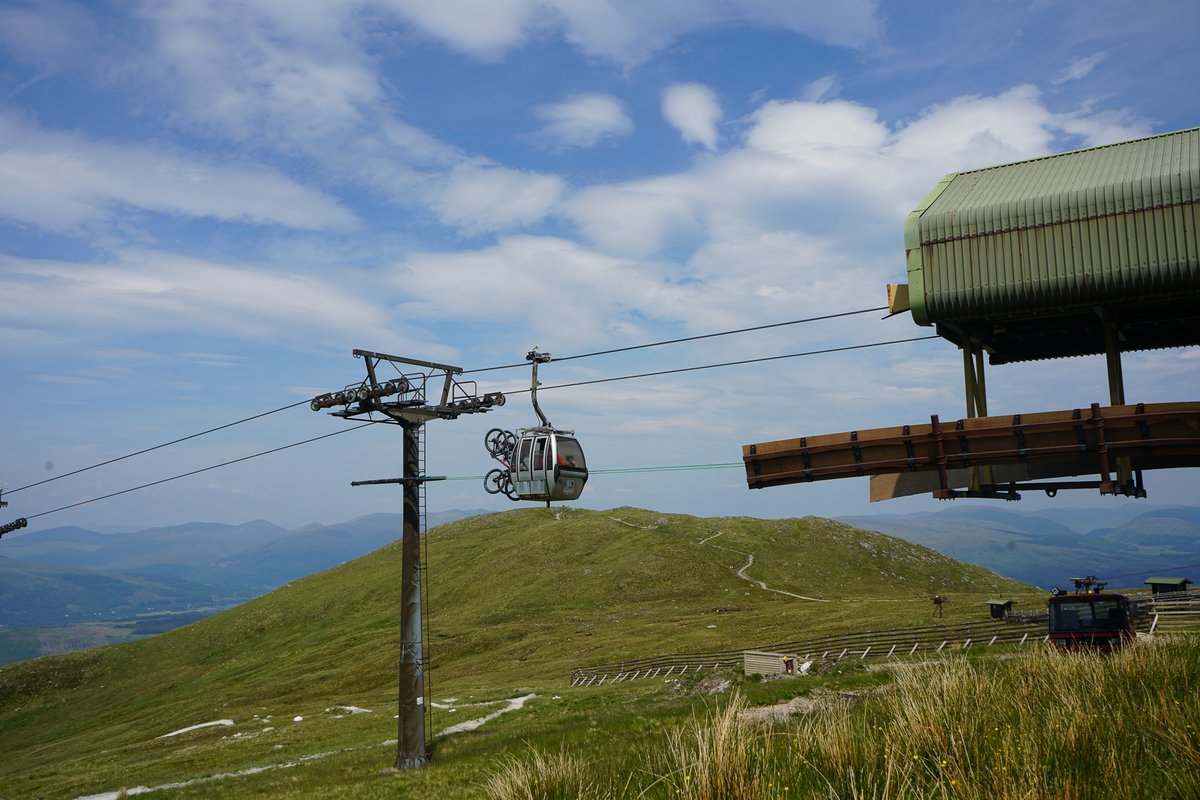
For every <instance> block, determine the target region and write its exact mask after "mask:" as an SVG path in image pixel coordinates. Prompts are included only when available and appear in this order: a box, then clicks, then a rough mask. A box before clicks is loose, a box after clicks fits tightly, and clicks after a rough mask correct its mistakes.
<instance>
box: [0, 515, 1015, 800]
mask: <svg viewBox="0 0 1200 800" xmlns="http://www.w3.org/2000/svg"><path fill="white" fill-rule="evenodd" d="M427 545H428V553H429V570H428V580H429V586H430V601H431V607H432V614H431V624H430V630H431V641H430V646H429V655H430V656H431V658H432V661H431V675H432V680H433V685H434V686H435V687H436V688H435V691H436V692H437V693H438V695H439V696H445V695H447V694H456V695H459V694H466V693H472V694H487V693H491V694H493V695H494V694H497V693H499V694H500V696H504V693H505V692H507V691H511V690H513V689H514V688H516V687H518V686H520V687H551V690H552V691H562V690H563V689H564V688H565V678H566V674H567V671H568V669H569V668H570V667H571V666H573V665H578V664H580V663H586V662H591V661H596V660H613V659H616V658H621V657H626V656H632V655H647V654H654V653H662V652H671V651H687V650H694V649H711V648H715V647H720V648H724V647H736V646H753V645H755V644H758V643H763V642H769V641H775V640H783V639H795V638H800V637H803V636H807V635H810V634H815V633H821V632H828V631H833V630H862V629H867V628H871V627H876V628H880V627H890V626H895V625H911V624H919V623H921V622H925V621H928V619H929V615H930V610H931V606H930V603H929V595H930V594H931V593H933V592H938V593H941V594H948V595H949V596H950V597H951V598H952V600H953V601H954V602H952V603H951V604H950V605H949V606H947V615H948V616H951V617H958V618H963V619H965V618H979V617H981V616H983V615H984V614H985V611H984V602H983V601H984V600H986V599H987V597H989V596H994V595H995V594H996V593H1001V592H1003V593H1007V595H1008V596H1013V593H1019V592H1021V591H1022V588H1023V587H1021V586H1020V585H1019V584H1016V583H1014V582H1012V581H1009V580H1007V579H1004V578H1001V577H999V576H997V575H994V574H991V573H988V572H986V571H984V570H981V569H979V568H976V567H970V566H966V565H963V564H960V563H958V562H955V561H953V560H951V559H949V558H946V557H945V556H942V555H940V554H937V553H935V552H933V551H930V550H928V549H926V548H923V547H920V546H918V545H914V544H911V543H908V542H904V541H901V540H897V539H892V538H890V537H887V536H883V535H881V534H876V533H871V532H862V531H855V530H854V529H852V528H849V527H848V526H846V525H843V524H840V523H836V522H831V521H829V520H823V519H815V518H807V519H802V520H769V521H768V520H756V519H748V518H729V519H698V518H694V517H687V516H681V515H666V514H658V513H654V512H648V511H640V510H636V509H615V510H611V511H585V510H575V509H549V510H547V509H524V510H519V511H512V512H507V513H503V514H491V515H487V516H482V517H475V518H472V519H469V520H464V521H461V522H458V523H452V524H449V525H445V526H442V527H440V528H437V529H435V530H433V531H431V532H430V534H429V541H428V543H427ZM747 554H753V555H754V566H753V567H751V568H749V569H748V570H747V572H746V574H747V576H748V577H750V578H754V579H757V580H760V581H763V582H765V583H766V584H767V585H768V586H770V587H771V588H777V589H780V590H784V591H788V592H792V593H793V594H796V595H804V596H808V597H815V598H820V599H821V600H826V601H829V602H812V601H805V600H800V599H798V598H796V597H793V596H790V595H785V594H780V593H778V592H772V591H765V590H763V589H761V588H759V587H758V586H757V585H755V584H752V583H750V582H749V581H746V580H742V579H741V578H739V577H738V576H737V574H736V572H737V570H738V569H740V568H742V567H743V566H744V565H745V564H746V563H747V561H748V556H747ZM399 561H400V550H399V547H398V544H392V545H388V546H386V547H384V548H382V549H380V550H378V551H376V552H374V553H371V554H370V555H367V556H365V557H363V558H360V559H358V560H357V561H354V562H351V563H348V564H345V565H342V566H340V567H337V568H335V569H332V570H329V571H326V572H322V573H319V574H316V575H313V576H310V577H308V578H305V579H303V580H300V581H296V582H294V583H292V584H289V585H286V586H284V587H281V588H280V589H278V590H276V591H275V592H272V593H271V594H269V595H267V596H264V597H262V598H259V599H257V600H255V601H252V602H250V603H246V604H244V605H242V606H239V607H237V608H234V609H231V610H229V611H226V612H223V613H221V614H218V615H216V616H214V617H210V618H208V619H205V620H202V621H200V622H197V623H195V624H192V625H189V626H187V627H185V628H180V629H178V630H175V631H172V632H169V633H166V634H163V635H162V636H159V637H155V638H153V639H147V640H143V641H139V642H134V643H131V644H126V645H120V646H115V647H108V648H100V649H96V650H88V651H81V652H77V653H70V654H66V655H63V656H55V657H49V658H43V659H37V660H34V661H29V662H24V663H22V664H17V665H14V666H11V667H8V668H6V669H4V670H2V671H0V739H2V740H3V741H5V742H6V743H8V744H7V745H6V753H5V759H4V762H3V764H2V765H0V785H5V786H13V787H16V788H15V789H14V791H16V789H19V790H20V791H19V792H17V794H20V796H25V795H26V794H29V795H32V794H34V793H42V792H48V793H51V794H56V795H57V794H61V795H64V796H72V795H71V793H72V792H73V793H75V794H85V793H87V792H88V791H99V790H100V789H103V788H106V787H111V786H113V785H130V784H132V783H134V782H136V783H145V784H148V785H150V784H153V783H154V782H156V781H158V782H162V781H167V780H171V779H176V778H178V777H179V776H180V774H190V773H191V772H193V771H195V770H196V769H198V768H199V767H198V765H197V764H196V763H195V761H194V757H193V756H189V751H188V750H187V748H185V747H183V746H182V745H183V743H182V742H180V743H176V741H175V740H173V739H166V740H160V739H157V738H156V737H160V736H162V735H163V734H166V733H169V732H171V731H174V730H177V729H180V728H183V727H185V726H188V725H192V724H196V723H200V722H205V721H209V720H220V719H227V718H229V719H237V720H245V719H248V718H251V717H254V715H260V716H264V717H265V716H267V715H276V716H279V717H281V718H282V717H283V716H284V715H287V717H288V718H290V715H291V714H292V713H296V714H297V715H298V716H307V715H309V714H311V713H313V710H314V709H315V710H317V711H318V713H319V709H321V708H329V707H331V706H334V705H336V704H339V703H345V704H367V703H372V704H374V703H380V702H384V703H386V702H388V700H387V698H389V697H390V698H391V700H390V702H391V703H394V702H395V688H394V685H395V668H396V666H395V665H396V652H397V645H398V638H399V636H398V623H397V619H398V611H397V606H398V580H397V578H398V574H399ZM713 626H715V627H713ZM388 716H390V715H388ZM381 721H382V720H381ZM444 724H446V723H445V720H439V719H438V718H437V717H435V727H437V726H439V725H444ZM307 730H310V729H302V728H300V727H299V726H296V727H294V728H293V727H291V726H289V727H288V729H287V730H286V731H282V730H281V731H276V728H274V727H273V724H272V727H271V732H270V733H267V732H266V731H264V733H263V735H261V736H259V738H255V739H254V740H253V741H252V742H246V743H244V744H242V745H241V746H240V747H239V748H238V749H237V750H236V752H233V751H231V752H229V753H227V754H225V755H223V756H222V759H224V760H222V762H221V763H220V765H219V766H220V767H221V768H236V767H239V766H241V765H245V766H252V765H254V764H255V763H261V762H262V761H263V760H264V759H268V758H276V759H277V758H278V754H277V753H275V752H274V749H277V748H275V746H276V745H281V747H282V749H284V750H285V754H286V753H291V752H296V753H303V752H311V751H312V748H325V749H328V748H329V747H331V746H334V745H337V746H346V743H345V742H344V741H341V740H339V741H336V742H330V741H326V740H324V739H320V740H319V741H317V740H311V741H310V740H306V739H304V736H306V735H308V734H306V733H304V732H302V731H307ZM311 730H313V731H317V730H321V729H320V728H317V727H314V728H312V729H311ZM341 730H347V731H348V730H350V728H349V727H348V726H347V727H345V728H343V729H341ZM385 730H386V728H385ZM314 735H315V734H314ZM339 735H340V734H339ZM372 735H375V734H372ZM256 736H257V734H256ZM301 742H303V744H301ZM297 748H299V749H297ZM304 748H308V749H304ZM210 768H211V767H210Z"/></svg>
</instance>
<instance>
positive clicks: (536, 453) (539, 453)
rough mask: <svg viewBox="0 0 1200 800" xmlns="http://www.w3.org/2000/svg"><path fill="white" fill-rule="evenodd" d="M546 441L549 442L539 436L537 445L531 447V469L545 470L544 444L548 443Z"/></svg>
mask: <svg viewBox="0 0 1200 800" xmlns="http://www.w3.org/2000/svg"><path fill="white" fill-rule="evenodd" d="M548 441H549V439H548V438H547V437H545V436H539V437H538V438H537V443H536V444H535V445H534V447H533V468H534V469H545V468H546V442H548Z"/></svg>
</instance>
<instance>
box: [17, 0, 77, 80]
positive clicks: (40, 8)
mask: <svg viewBox="0 0 1200 800" xmlns="http://www.w3.org/2000/svg"><path fill="white" fill-rule="evenodd" d="M95 37H96V25H95V23H94V22H93V21H92V18H91V16H90V15H89V14H88V12H87V9H85V8H83V7H82V6H80V5H78V4H76V3H72V2H64V1H63V0H38V2H36V3H20V2H17V3H13V4H11V5H8V6H7V7H5V8H0V47H3V48H4V49H5V50H7V51H8V52H10V53H12V54H13V56H14V57H15V58H16V59H17V60H18V61H20V62H22V63H25V64H30V65H32V66H34V67H36V68H37V69H40V70H55V69H58V68H60V67H62V66H64V65H65V64H68V63H71V62H74V61H76V60H78V59H80V58H81V57H82V56H83V54H84V53H86V52H87V51H88V50H89V49H90V48H91V45H92V43H93V42H94V40H95Z"/></svg>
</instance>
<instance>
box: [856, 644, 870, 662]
mask: <svg viewBox="0 0 1200 800" xmlns="http://www.w3.org/2000/svg"><path fill="white" fill-rule="evenodd" d="M869 652H871V645H867V649H866V650H863V652H862V655H861V656H859V657H858V660H859V661H862V660H863V659H864V658H866V657H867V653H869Z"/></svg>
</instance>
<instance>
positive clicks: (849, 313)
mask: <svg viewBox="0 0 1200 800" xmlns="http://www.w3.org/2000/svg"><path fill="white" fill-rule="evenodd" d="M887 310H888V307H887V306H878V307H876V308H860V309H859V310H857V311H842V312H839V313H837V314H824V315H822V316H819V317H806V318H805V319H793V320H789V321H788V322H772V323H770V324H768V325H755V326H753V327H750V328H738V329H736V330H732V331H718V332H717V333H702V334H700V335H698V336H685V337H683V338H681V339H665V340H663V341H661V342H650V343H648V344H635V345H630V346H628V347H614V348H613V349H611V350H597V351H596V352H594V353H580V354H578V355H574V356H563V357H562V358H556V359H554V360H555V361H556V362H557V361H573V360H575V359H577V358H592V357H593V356H606V355H611V354H612V353H627V352H629V351H631V350H645V349H646V348H648V347H661V346H662V345H667V344H682V343H683V342H695V341H699V340H700V339H713V338H716V337H718V336H730V335H732V334H735V333H750V332H751V331H765V330H767V329H769V328H782V327H784V326H786V325H801V324H803V323H805V322H820V321H821V320H826V319H837V318H838V317H851V316H854V315H856V314H870V313H871V312H873V311H887ZM933 338H937V337H933ZM528 366H529V362H528V361H523V362H521V363H520V364H504V365H502V366H499V367H483V368H481V369H469V370H466V371H465V372H463V374H464V375H473V374H475V373H479V372H493V371H495V370H499V369H513V368H515V367H525V368H528Z"/></svg>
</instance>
